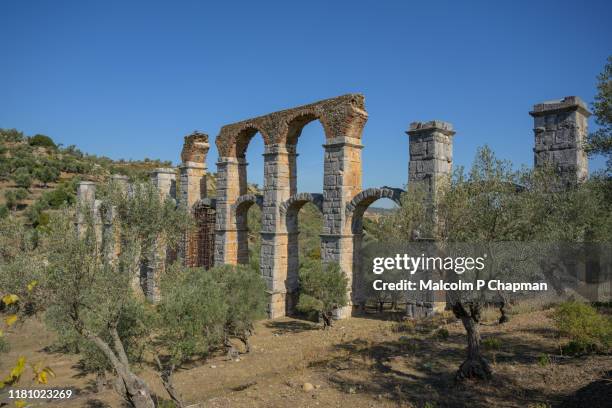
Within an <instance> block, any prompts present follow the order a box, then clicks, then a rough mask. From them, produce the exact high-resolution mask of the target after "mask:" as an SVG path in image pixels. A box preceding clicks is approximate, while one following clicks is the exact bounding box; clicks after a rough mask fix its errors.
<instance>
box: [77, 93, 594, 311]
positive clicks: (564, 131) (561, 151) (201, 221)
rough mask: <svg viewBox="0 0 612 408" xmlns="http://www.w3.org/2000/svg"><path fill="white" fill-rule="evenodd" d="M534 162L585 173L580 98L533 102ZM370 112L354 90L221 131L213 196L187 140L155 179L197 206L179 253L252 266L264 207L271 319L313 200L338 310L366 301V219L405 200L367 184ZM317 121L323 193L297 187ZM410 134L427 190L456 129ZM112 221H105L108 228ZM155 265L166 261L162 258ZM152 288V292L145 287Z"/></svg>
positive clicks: (420, 128)
mask: <svg viewBox="0 0 612 408" xmlns="http://www.w3.org/2000/svg"><path fill="white" fill-rule="evenodd" d="M530 114H531V115H532V116H534V118H535V126H534V128H535V129H534V132H535V141H536V148H535V149H534V152H535V163H536V165H540V164H542V163H544V162H552V163H554V164H555V165H556V166H557V167H558V168H559V169H560V170H561V171H562V172H563V173H564V174H567V175H569V176H570V177H583V176H584V175H585V174H586V171H587V168H586V156H585V155H584V152H583V151H582V148H581V142H582V140H584V137H585V135H586V132H587V129H586V118H588V115H589V112H588V111H587V110H586V107H585V105H584V103H583V102H582V101H581V100H580V98H577V97H567V98H564V99H563V100H560V101H553V102H547V103H544V104H538V105H535V106H534V110H533V111H532V112H530ZM367 118H368V114H367V112H366V109H365V105H364V97H363V95H360V94H348V95H343V96H339V97H336V98H331V99H326V100H322V101H319V102H316V103H312V104H309V105H304V106H300V107H296V108H292V109H287V110H283V111H278V112H274V113H270V114H267V115H264V116H259V117H255V118H252V119H247V120H243V121H241V122H237V123H233V124H230V125H226V126H224V127H222V128H221V130H220V132H219V135H218V136H217V138H216V141H215V143H216V147H217V150H218V154H219V160H218V162H217V173H216V196H215V197H208V192H207V186H206V174H207V166H206V156H207V153H208V150H209V143H208V136H207V135H205V134H203V133H199V132H194V133H193V134H191V135H189V136H187V137H185V144H184V146H183V151H182V153H181V160H182V163H181V165H180V166H179V169H178V176H179V183H178V186H177V183H176V177H177V171H176V169H173V168H171V169H157V170H155V171H154V172H153V173H152V175H151V180H152V181H153V183H154V184H155V185H156V186H157V188H158V189H159V190H160V192H161V193H162V194H164V195H169V196H171V197H173V198H175V199H176V200H177V203H178V205H181V206H184V207H185V208H187V209H190V210H191V211H192V213H193V214H194V215H195V217H196V220H197V226H198V228H197V229H198V230H197V232H196V233H194V234H191V235H190V236H189V237H187V239H186V243H185V245H184V248H183V251H181V254H180V255H181V257H182V259H183V262H184V263H185V264H187V265H190V266H203V267H210V266H212V265H213V264H216V265H220V264H246V263H248V261H249V248H248V233H249V230H248V226H247V212H248V210H249V208H250V207H251V206H253V205H256V206H259V207H260V208H261V213H262V217H261V218H262V229H261V253H260V269H261V274H262V276H263V277H264V279H265V280H266V284H267V289H268V293H269V299H270V300H269V309H268V313H269V316H270V317H271V318H275V317H278V316H284V315H286V314H288V313H290V312H291V310H292V308H293V307H294V305H295V302H296V294H297V289H298V268H299V259H298V256H299V253H298V252H299V251H298V234H299V225H298V213H299V211H300V209H301V208H302V207H303V206H304V205H305V204H306V203H312V204H313V205H314V206H315V207H316V208H318V209H319V211H320V212H321V214H322V218H323V230H322V231H321V234H320V240H321V259H322V262H337V263H338V264H339V265H340V267H341V268H342V270H343V271H344V272H345V273H346V275H347V277H348V279H349V282H350V287H349V292H350V296H349V299H350V305H349V306H347V307H346V308H344V309H343V310H341V311H340V312H339V316H340V317H346V316H348V315H350V313H351V310H352V305H359V304H361V303H363V302H364V301H365V298H364V295H363V294H362V293H360V292H361V291H360V290H359V288H360V285H359V282H357V279H358V278H357V276H358V275H359V274H356V273H355V271H358V270H359V268H360V267H361V266H360V265H359V263H360V250H361V243H362V219H363V215H364V212H365V211H366V209H367V208H368V206H370V205H371V204H372V203H373V202H374V201H376V200H378V199H381V198H388V199H391V200H393V201H394V202H396V203H398V204H399V202H400V195H401V193H402V190H401V189H400V188H390V187H380V188H368V189H365V190H364V189H363V188H362V149H363V144H362V133H363V128H364V125H365V123H366V121H367ZM312 121H319V122H320V123H321V125H322V128H323V130H324V133H325V144H324V145H323V157H324V161H323V163H324V164H323V179H324V180H323V191H321V192H302V191H298V189H297V178H298V174H297V145H298V140H299V138H300V135H301V133H302V130H303V128H304V127H305V126H306V125H307V124H309V123H310V122H312ZM406 133H407V134H408V135H409V155H410V161H409V166H408V180H407V181H408V183H412V182H416V181H419V182H423V183H424V184H425V185H426V186H427V188H428V190H429V192H430V194H433V192H434V191H435V189H436V184H437V183H438V182H439V180H440V179H441V178H442V177H448V176H449V175H450V173H451V169H452V141H453V135H454V134H455V132H454V131H453V128H452V126H451V125H450V124H449V123H446V122H442V121H430V122H414V123H412V124H411V125H410V128H409V129H408V131H407V132H406ZM256 134H260V135H261V137H262V138H263V141H264V185H263V190H262V194H261V195H259V194H253V193H250V192H249V191H248V185H247V166H248V163H247V162H246V151H247V149H248V146H249V142H250V141H251V139H252V138H253V137H254V136H255V135H256ZM78 196H79V199H80V200H81V201H85V200H89V201H90V202H91V203H92V208H95V207H96V206H95V201H97V200H95V185H93V183H90V182H83V183H81V185H80V186H79V194H78ZM110 222H112V221H103V220H102V221H101V224H105V223H110ZM156 264H157V265H159V264H160V263H159V262H157V263H156ZM154 269H155V268H153V267H147V268H144V269H143V272H142V274H143V275H144V279H143V276H141V277H140V278H141V282H150V281H152V280H153V281H154V280H155V279H154V278H155V276H157V275H158V273H159V271H156V270H154ZM145 292H147V290H146V289H145Z"/></svg>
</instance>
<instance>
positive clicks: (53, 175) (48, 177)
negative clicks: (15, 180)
mask: <svg viewBox="0 0 612 408" xmlns="http://www.w3.org/2000/svg"><path fill="white" fill-rule="evenodd" d="M34 176H35V177H36V178H37V179H38V180H39V181H40V182H41V183H43V187H44V188H47V187H48V185H49V183H52V182H55V181H57V180H58V179H59V176H60V171H59V170H58V169H57V168H56V167H52V166H43V167H38V168H37V169H36V170H35V171H34Z"/></svg>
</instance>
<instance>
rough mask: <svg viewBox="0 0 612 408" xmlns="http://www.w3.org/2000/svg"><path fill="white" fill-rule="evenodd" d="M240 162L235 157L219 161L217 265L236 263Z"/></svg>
mask: <svg viewBox="0 0 612 408" xmlns="http://www.w3.org/2000/svg"><path fill="white" fill-rule="evenodd" d="M239 181H240V175H239V163H238V159H236V158H235V157H220V158H219V161H218V162H217V213H216V225H215V257H214V258H215V265H224V264H230V265H236V264H237V263H238V245H237V234H236V221H235V220H234V216H233V214H232V204H234V203H235V202H236V199H237V198H238V197H239V196H240V183H239Z"/></svg>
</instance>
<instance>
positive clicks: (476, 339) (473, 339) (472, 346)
mask: <svg viewBox="0 0 612 408" xmlns="http://www.w3.org/2000/svg"><path fill="white" fill-rule="evenodd" d="M481 307H482V306H481V305H480V303H477V302H469V303H467V302H466V303H463V302H456V303H454V304H453V313H454V314H455V316H456V317H457V318H458V319H461V323H463V327H465V331H466V334H467V358H466V360H465V361H464V362H463V364H461V366H460V367H459V370H458V371H457V374H456V375H455V379H456V380H459V381H461V380H464V379H466V378H478V379H483V380H487V379H489V378H491V375H492V370H491V366H490V365H489V362H488V361H487V360H486V359H485V358H484V357H483V356H482V354H481V352H480V329H479V323H480V309H481Z"/></svg>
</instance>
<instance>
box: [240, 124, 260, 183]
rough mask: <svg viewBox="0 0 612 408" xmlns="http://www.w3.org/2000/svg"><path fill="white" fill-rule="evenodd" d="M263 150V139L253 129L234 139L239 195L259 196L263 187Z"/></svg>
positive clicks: (245, 130) (247, 129)
mask: <svg viewBox="0 0 612 408" xmlns="http://www.w3.org/2000/svg"><path fill="white" fill-rule="evenodd" d="M264 150H265V142H264V138H263V136H262V134H261V133H260V132H259V131H258V130H257V129H255V128H251V127H249V128H246V129H244V130H243V131H242V132H240V133H239V134H238V136H237V137H236V158H237V159H238V166H239V168H238V172H239V184H240V195H244V194H261V191H262V190H263V185H264V160H263V154H264Z"/></svg>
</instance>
